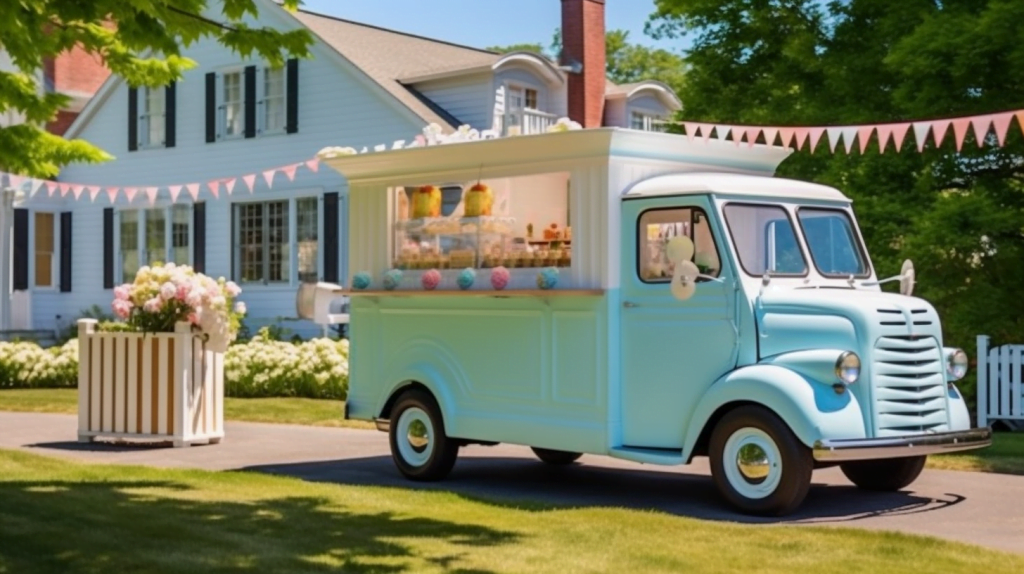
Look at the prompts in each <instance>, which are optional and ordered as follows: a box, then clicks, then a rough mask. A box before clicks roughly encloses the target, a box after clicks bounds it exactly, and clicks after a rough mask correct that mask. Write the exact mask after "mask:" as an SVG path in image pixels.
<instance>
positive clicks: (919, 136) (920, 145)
mask: <svg viewBox="0 0 1024 574" xmlns="http://www.w3.org/2000/svg"><path fill="white" fill-rule="evenodd" d="M912 125H913V126H914V139H916V140H917V151H918V152H923V151H924V144H925V143H927V141H928V130H930V129H932V122H914V123H913V124H912Z"/></svg>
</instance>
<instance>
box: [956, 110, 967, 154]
mask: <svg viewBox="0 0 1024 574" xmlns="http://www.w3.org/2000/svg"><path fill="white" fill-rule="evenodd" d="M970 125H971V118H957V119H955V120H953V136H954V138H955V139H956V151H960V148H961V147H962V146H963V144H964V136H966V135H967V128H968V127H969V126H970Z"/></svg>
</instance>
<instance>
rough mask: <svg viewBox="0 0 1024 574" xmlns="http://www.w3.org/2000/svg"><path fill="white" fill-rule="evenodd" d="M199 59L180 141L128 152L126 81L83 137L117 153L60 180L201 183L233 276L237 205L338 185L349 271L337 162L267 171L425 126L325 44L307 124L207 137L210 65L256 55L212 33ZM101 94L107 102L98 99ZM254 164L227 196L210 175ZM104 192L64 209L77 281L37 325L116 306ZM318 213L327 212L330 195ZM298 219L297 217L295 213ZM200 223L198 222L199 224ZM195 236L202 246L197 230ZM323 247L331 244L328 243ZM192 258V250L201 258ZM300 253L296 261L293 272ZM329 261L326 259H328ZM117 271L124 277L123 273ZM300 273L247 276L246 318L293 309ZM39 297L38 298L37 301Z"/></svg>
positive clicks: (308, 74)
mask: <svg viewBox="0 0 1024 574" xmlns="http://www.w3.org/2000/svg"><path fill="white" fill-rule="evenodd" d="M286 18H287V17H286V15H284V14H280V15H275V14H268V15H264V16H263V21H262V22H261V23H262V24H264V25H272V26H276V27H282V28H283V27H287V28H292V27H295V26H297V24H296V23H295V22H294V21H290V20H287V19H286ZM183 55H184V56H186V57H189V58H192V59H193V60H195V61H196V62H198V63H199V66H197V68H195V69H193V70H190V71H188V72H186V73H185V74H184V77H183V78H182V79H181V80H180V81H179V82H178V84H177V90H178V92H177V96H178V97H177V102H178V108H177V143H176V147H174V148H158V149H140V150H139V151H134V152H129V151H128V148H127V146H128V117H127V111H126V108H127V106H126V104H127V101H128V88H127V86H126V85H125V84H123V83H122V84H121V85H120V86H118V87H117V89H116V90H114V91H112V93H110V95H109V98H107V99H106V101H105V102H102V105H101V106H100V107H99V108H98V109H97V110H96V112H95V115H94V116H93V117H92V118H91V120H90V121H89V123H88V124H87V125H85V126H84V127H83V129H82V130H81V132H80V133H79V134H78V136H77V137H79V138H82V139H86V140H88V141H90V142H92V143H94V144H96V145H98V146H99V147H101V148H103V149H104V150H106V151H108V152H109V153H111V154H112V155H114V156H116V158H117V159H115V160H113V161H111V162H109V163H106V164H102V165H97V166H84V165H74V166H69V167H67V168H66V169H65V170H64V171H63V172H62V173H61V178H60V179H61V180H62V181H68V182H76V183H77V182H80V183H86V184H95V185H101V186H103V187H107V186H138V187H142V186H166V185H170V184H183V183H192V182H195V183H201V191H200V196H199V200H200V201H205V202H206V273H207V274H208V275H211V276H213V277H218V276H224V277H229V278H230V277H232V269H231V262H232V255H231V246H232V243H233V242H232V235H231V206H232V204H233V203H235V202H239V201H253V200H264V199H268V200H269V199H279V198H287V197H292V196H296V195H307V194H313V195H317V196H320V197H321V198H322V195H323V193H326V192H340V193H341V202H340V205H339V208H340V209H341V213H340V216H341V226H342V229H340V230H339V232H340V236H341V239H340V249H339V251H340V254H339V258H340V259H341V261H339V270H340V271H341V272H342V276H345V275H346V274H347V269H348V267H347V262H346V261H345V259H346V251H347V231H346V229H345V227H346V222H347V212H346V205H347V191H348V190H347V184H346V182H345V179H344V178H343V177H342V176H341V175H340V174H338V173H337V172H335V171H334V170H332V169H330V168H328V167H326V166H321V168H320V169H319V171H318V172H317V173H313V172H311V171H310V170H308V169H306V168H304V167H300V169H299V170H298V172H297V174H296V177H295V180H294V181H293V182H290V181H288V179H287V177H286V176H285V175H284V174H282V173H278V174H277V176H276V178H275V180H274V186H273V189H269V188H268V186H267V184H266V182H265V181H264V178H263V176H262V175H260V174H261V172H262V171H263V170H265V169H268V168H271V167H278V166H281V165H286V164H291V163H295V162H298V161H304V160H308V159H310V158H312V157H313V156H314V155H315V154H316V152H317V151H318V150H320V149H322V148H323V147H325V146H335V145H342V146H352V147H355V148H357V149H361V148H362V147H364V146H368V147H370V148H371V149H372V147H373V146H374V145H377V144H388V146H389V147H390V145H391V143H392V142H394V141H395V140H400V139H404V140H408V139H409V138H410V137H411V136H413V135H415V134H416V133H419V132H420V130H421V129H422V127H423V126H422V125H420V124H418V123H415V122H414V121H412V120H411V119H409V115H408V114H407V113H400V110H399V109H398V108H397V107H396V105H395V103H394V102H393V101H391V100H390V99H389V98H388V97H385V96H382V95H381V93H380V92H378V91H376V90H374V89H372V88H371V87H370V86H368V85H367V84H366V83H365V81H364V80H363V79H362V78H360V77H357V76H356V75H355V74H353V73H351V72H349V71H348V70H347V69H346V68H345V67H344V66H342V65H341V63H340V62H338V61H337V58H338V56H337V54H336V53H334V52H333V51H332V50H331V49H330V48H328V47H326V46H324V45H322V44H320V43H317V44H316V45H315V46H314V47H313V56H314V57H313V59H307V60H302V61H300V63H299V67H300V74H299V77H300V81H299V91H298V94H299V125H298V133H295V134H280V135H270V136H257V137H256V138H251V139H244V138H243V139H237V140H229V141H217V142H215V143H206V131H205V125H206V124H205V114H206V110H205V83H204V77H205V74H206V73H207V72H209V71H216V70H218V69H220V68H223V67H226V66H235V65H245V64H253V63H254V64H256V65H262V63H260V62H245V61H243V60H241V59H240V58H239V57H238V56H236V55H234V54H233V53H231V52H230V51H228V50H226V49H225V48H223V47H221V46H220V45H218V44H216V43H215V42H210V41H204V42H199V43H197V44H195V45H194V46H192V47H191V48H190V49H188V50H187V51H186V53H185V54H183ZM97 103H100V102H97ZM248 173H256V174H257V175H258V177H257V179H256V185H255V187H254V192H253V193H252V194H251V195H250V193H249V190H248V188H247V187H246V185H245V183H244V182H243V181H242V179H241V178H240V177H239V179H238V181H237V182H236V184H235V187H234V192H233V195H231V196H226V194H225V190H224V188H223V186H222V187H221V189H220V194H221V196H220V199H215V198H214V197H213V196H212V195H211V193H210V191H209V189H208V187H207V185H206V182H207V181H209V180H211V179H221V178H226V177H235V176H241V175H243V174H248ZM158 202H163V203H164V204H167V203H169V195H168V191H167V189H166V188H162V189H161V190H160V195H159V198H158ZM178 202H179V203H182V202H186V203H188V202H191V197H190V196H189V195H188V192H187V190H182V193H181V196H179V198H178ZM110 205H111V204H110V202H109V201H108V199H107V195H106V192H105V191H101V192H100V194H99V196H98V197H97V198H96V200H95V202H90V201H89V200H88V195H87V194H83V195H82V198H81V199H80V200H78V201H75V200H69V201H68V202H67V203H66V209H71V210H73V212H74V228H73V233H74V248H75V259H74V261H73V264H72V277H73V285H74V289H73V291H72V292H70V293H55V294H54V297H55V298H56V299H57V301H58V303H57V304H55V305H50V304H47V305H46V307H45V309H44V308H42V307H40V309H39V311H38V312H36V313H34V315H35V316H36V317H37V319H38V323H37V324H36V325H35V326H36V327H37V328H50V327H52V326H56V325H55V324H54V321H55V320H54V317H55V315H56V314H60V315H62V316H63V317H64V318H65V320H67V319H72V320H73V319H74V318H75V317H77V316H78V315H79V313H80V311H81V310H83V309H86V308H88V307H90V306H91V305H94V304H97V305H100V306H101V307H102V308H104V309H105V310H108V309H109V308H110V301H111V298H112V291H111V290H109V289H104V288H103V276H102V273H103V265H102V258H103V209H104V208H105V207H110ZM129 206H130V207H131V208H144V207H148V199H147V198H146V197H145V194H144V193H143V192H141V191H140V192H139V194H138V195H137V196H136V197H135V201H134V202H133V203H131V204H129V203H128V201H127V200H126V198H125V197H124V194H123V192H122V193H121V195H119V196H118V199H117V202H116V203H115V204H114V207H115V209H123V208H127V207H129ZM319 214H320V217H321V221H322V214H323V210H322V200H321V209H320V212H319ZM292 219H293V221H294V216H292ZM193 231H194V230H193ZM190 245H192V246H193V248H194V246H195V244H194V237H193V241H191V242H190ZM319 251H320V254H321V255H320V256H321V258H322V256H323V255H322V254H323V249H322V243H321V249H320V250H319ZM193 261H194V259H193ZM294 265H295V262H292V273H293V274H294ZM321 270H322V262H321ZM119 280H120V278H119V277H118V281H115V282H120V281H119ZM296 287H297V284H296V283H295V282H294V279H293V283H292V284H289V285H282V286H265V285H246V284H243V285H242V288H243V293H242V296H241V300H243V301H245V303H246V304H247V306H248V309H249V313H248V318H247V321H246V323H247V325H248V326H249V327H250V328H252V329H253V330H255V329H256V328H258V327H259V326H261V325H264V324H268V323H272V322H275V320H276V318H279V317H294V316H295V304H294V302H295V290H296ZM35 306H36V305H34V307H35ZM286 326H287V327H288V328H290V329H293V330H294V331H296V332H298V333H300V334H303V335H310V334H315V333H319V328H318V327H316V326H314V325H312V324H311V323H308V322H299V323H293V324H287V325H286Z"/></svg>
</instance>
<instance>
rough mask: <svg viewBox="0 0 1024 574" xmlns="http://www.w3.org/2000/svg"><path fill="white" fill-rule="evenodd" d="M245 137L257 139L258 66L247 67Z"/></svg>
mask: <svg viewBox="0 0 1024 574" xmlns="http://www.w3.org/2000/svg"><path fill="white" fill-rule="evenodd" d="M245 137H247V138H254V137H256V66H246V67H245Z"/></svg>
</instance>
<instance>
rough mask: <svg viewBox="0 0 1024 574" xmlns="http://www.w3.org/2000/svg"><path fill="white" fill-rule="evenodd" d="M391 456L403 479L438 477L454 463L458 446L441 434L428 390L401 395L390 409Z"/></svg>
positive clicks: (439, 419) (438, 412) (438, 413)
mask: <svg viewBox="0 0 1024 574" xmlns="http://www.w3.org/2000/svg"><path fill="white" fill-rule="evenodd" d="M388 439H389V441H390V443H391V458H392V459H393V460H394V461H395V466H397V467H398V470H399V471H400V472H401V473H402V474H403V475H405V477H406V478H409V479H412V480H420V481H431V480H441V479H442V478H444V477H445V476H448V473H449V472H451V470H452V467H453V466H455V459H456V457H458V454H459V445H458V443H456V442H455V441H453V440H452V439H450V438H448V437H447V436H446V435H445V434H444V420H443V419H442V417H441V409H440V408H438V406H437V401H435V400H434V397H432V396H431V395H430V394H429V393H426V392H424V391H421V390H412V391H408V392H406V393H404V394H402V396H401V397H399V398H398V401H397V402H396V403H395V406H394V408H392V409H391V421H390V428H389V432H388Z"/></svg>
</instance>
